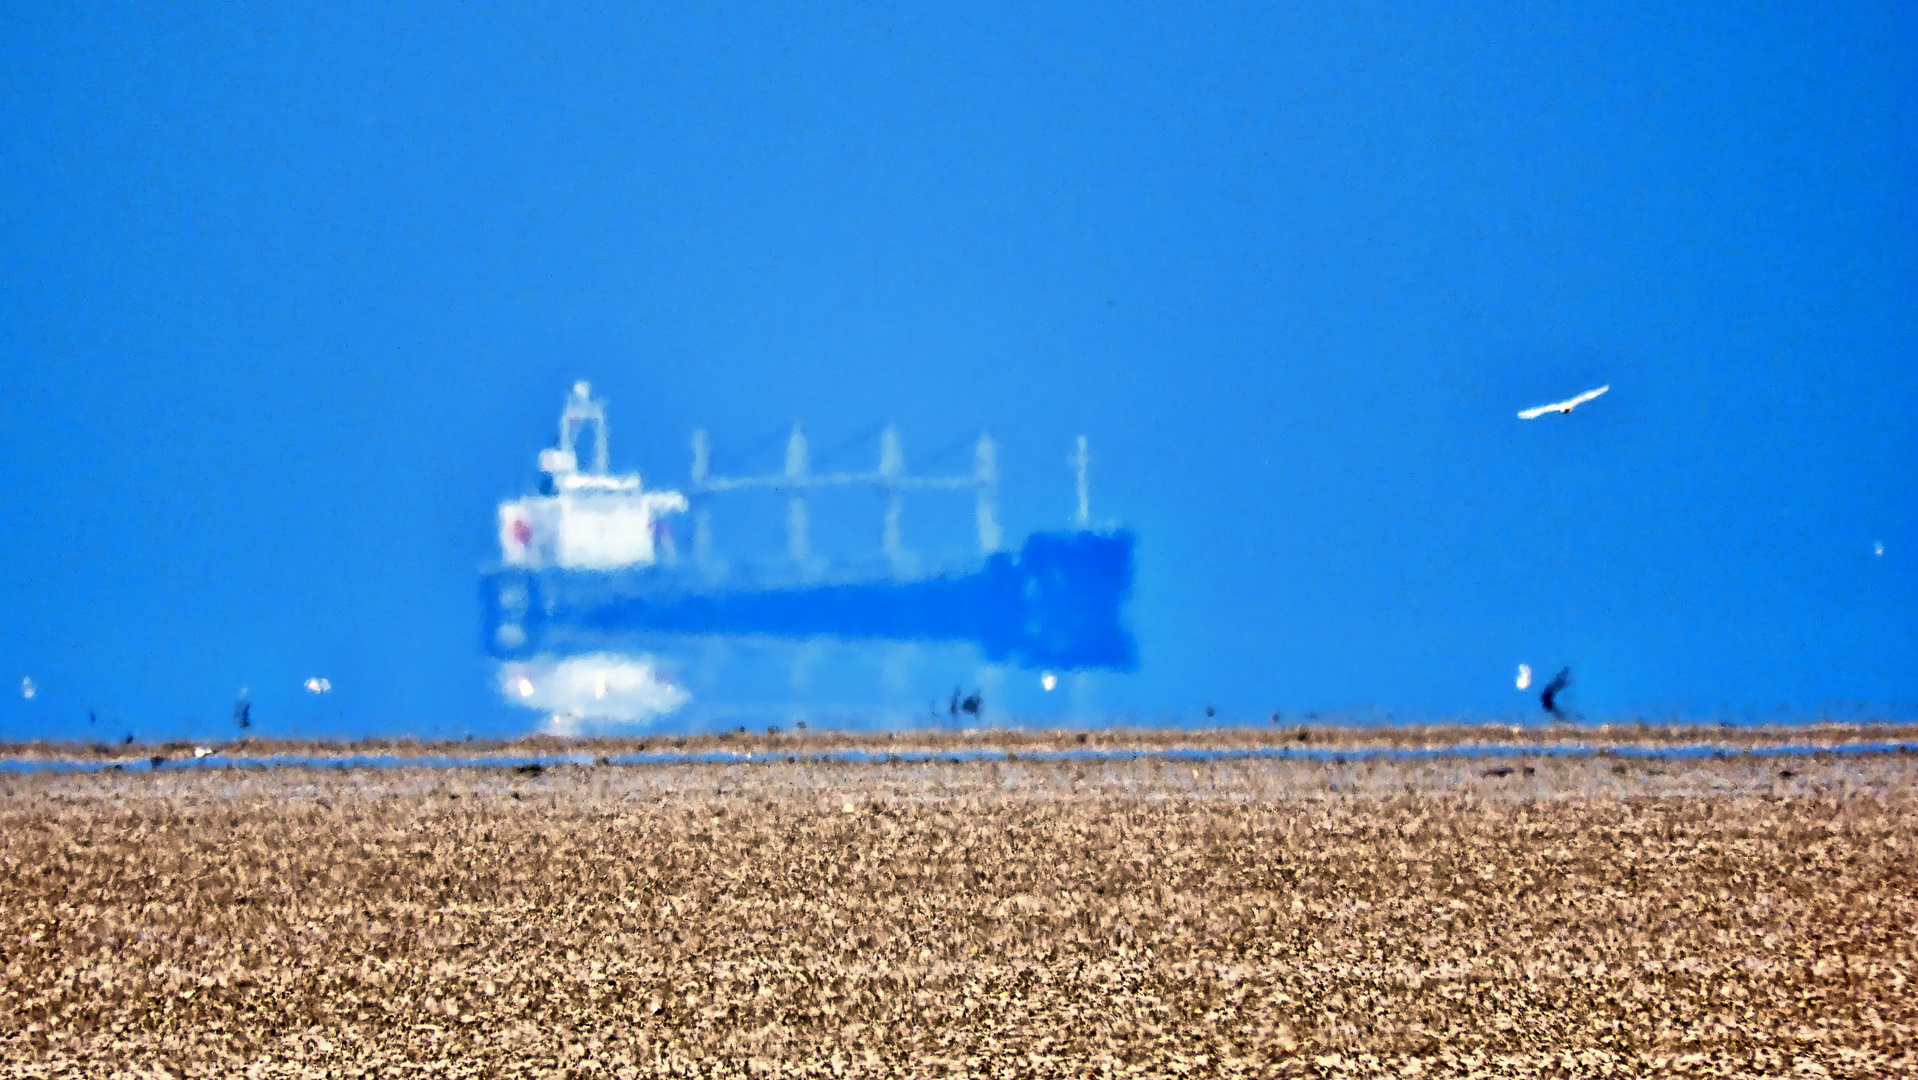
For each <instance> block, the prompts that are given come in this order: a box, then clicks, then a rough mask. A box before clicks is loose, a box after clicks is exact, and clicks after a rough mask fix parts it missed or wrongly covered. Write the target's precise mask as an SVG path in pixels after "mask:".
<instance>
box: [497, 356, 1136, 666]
mask: <svg viewBox="0 0 1918 1080" xmlns="http://www.w3.org/2000/svg"><path fill="white" fill-rule="evenodd" d="M608 437H609V428H608V424H607V418H606V407H605V403H604V402H602V401H599V400H597V399H595V398H594V397H593V395H592V389H591V387H590V386H589V385H588V384H586V383H584V382H582V383H578V384H576V385H575V386H574V387H573V389H572V392H571V394H570V395H569V396H568V397H567V399H566V402H565V405H564V407H563V409H562V411H561V414H560V423H559V432H558V438H557V439H556V440H555V444H554V445H553V446H551V447H549V448H547V449H545V450H542V451H541V452H540V454H539V457H538V464H539V474H540V480H539V485H538V491H537V492H536V493H532V494H527V495H523V496H520V497H517V498H511V499H508V500H506V501H504V502H502V503H500V504H499V508H498V527H499V550H500V557H499V562H498V564H497V565H495V566H492V567H489V568H488V569H486V570H485V571H484V572H483V574H482V591H481V599H482V607H483V611H484V620H483V643H484V647H485V649H486V651H487V652H488V653H489V654H490V655H491V656H493V657H494V658H496V659H498V660H501V661H503V662H516V663H517V664H518V665H519V666H516V667H512V668H510V669H509V671H508V674H507V675H506V676H505V678H506V684H507V686H508V688H509V696H510V692H511V688H512V687H515V686H516V687H518V688H519V690H520V691H521V692H522V696H528V697H530V696H532V692H531V691H530V690H528V688H529V687H532V686H533V684H534V680H533V678H532V676H530V675H526V674H523V672H525V671H529V670H532V669H530V668H528V667H526V666H525V665H526V664H527V663H528V662H530V661H535V660H543V661H545V664H544V665H543V666H542V667H541V669H540V670H542V671H544V672H546V673H547V675H546V677H547V678H548V679H551V678H554V677H555V676H554V675H553V674H552V673H553V672H558V671H561V670H563V669H564V668H565V664H564V658H566V657H572V656H581V655H615V654H619V653H621V652H630V651H631V649H632V648H633V647H634V644H635V643H636V642H640V643H651V644H656V643H657V642H659V641H661V640H668V641H670V640H702V641H710V640H715V639H717V640H728V639H737V640H750V641H757V642H765V641H792V642H804V641H837V642H849V641H850V642H860V641H878V642H919V643H964V644H968V645H970V646H973V647H976V648H977V650H978V651H979V653H980V654H981V655H982V656H983V658H984V659H985V660H986V661H987V662H989V663H992V664H1001V665H1014V666H1017V667H1021V668H1029V669H1034V670H1039V669H1044V670H1045V671H1047V672H1048V673H1051V672H1075V671H1094V670H1098V671H1131V670H1134V669H1135V668H1136V667H1137V665H1138V650H1137V646H1136V644H1135V642H1134V640H1133V637H1132V635H1131V633H1130V631H1129V630H1128V629H1127V627H1126V625H1125V621H1124V618H1123V615H1124V606H1125V603H1126V600H1127V598H1128V596H1129V594H1130V591H1131V586H1132V578H1133V548H1134V538H1133V536H1132V534H1131V533H1130V532H1129V531H1126V530H1123V529H1107V530H1098V529H1093V528H1090V527H1088V526H1087V524H1086V522H1087V516H1088V515H1087V505H1086V504H1087V498H1086V485H1085V465H1086V453H1085V445H1084V440H1083V439H1081V440H1079V446H1078V452H1077V456H1076V459H1075V461H1076V464H1077V470H1078V473H1077V475H1078V489H1079V490H1078V494H1079V508H1078V516H1077V519H1076V521H1077V526H1078V527H1076V528H1073V529H1070V530H1064V531H1057V532H1035V533H1033V534H1031V535H1029V536H1027V537H1026V538H1025V539H1024V540H1023V541H1022V542H1021V543H1020V544H1019V545H1018V547H1017V548H1016V549H1009V548H1007V547H1006V546H1005V545H1004V544H1003V542H1002V541H1003V535H1002V530H1001V528H1000V526H999V525H998V523H997V520H996V506H995V498H996V490H997V483H998V470H997V460H996V447H995V446H994V444H993V442H992V440H991V439H990V438H989V437H987V436H984V435H981V436H980V438H979V440H978V442H977V443H976V444H975V447H974V461H975V467H974V469H973V471H972V472H971V473H970V474H965V475H959V476H946V477H927V476H914V475H912V474H910V473H909V472H907V471H906V469H905V468H904V464H903V454H902V453H901V452H900V449H899V438H898V434H897V432H896V431H895V430H894V429H892V428H890V427H888V428H887V429H886V430H885V432H884V433H883V434H882V436H881V438H880V445H879V448H878V450H879V453H878V457H877V461H876V464H875V467H874V468H872V469H870V470H865V471H859V472H841V473H816V472H814V471H813V470H812V469H811V468H810V467H809V461H808V451H807V444H806V441H805V436H804V434H803V433H802V432H800V431H798V430H795V431H794V432H793V433H792V436H791V437H790V439H789V440H788V441H787V447H786V457H785V463H784V468H783V469H782V470H780V471H778V472H774V473H769V474H765V475H758V476H738V477H728V476H722V475H718V474H716V473H715V472H714V471H713V470H712V468H711V453H710V442H709V440H708V438H707V436H706V434H705V433H704V432H696V433H695V434H694V436H693V445H692V451H693V455H692V456H693V461H692V469H691V474H690V476H689V478H688V480H689V482H688V484H687V485H686V488H685V490H683V491H681V490H672V489H652V488H648V487H647V486H646V485H645V484H644V482H643V481H642V478H641V477H640V475H639V474H638V473H636V472H630V473H623V474H616V473H613V472H612V471H611V469H610V453H609V441H608ZM589 442H590V445H591V451H592V452H591V460H590V463H583V462H582V461H581V460H580V457H581V452H582V450H583V449H584V448H585V446H586V445H587V444H588V443H589ZM844 486H864V487H868V488H870V489H873V490H876V491H878V492H879V493H880V494H882V495H883V496H884V503H885V507H886V509H885V516H884V522H883V527H882V529H881V530H880V531H881V536H880V544H879V551H878V552H877V553H876V554H875V555H873V556H871V557H867V558H855V559H850V560H847V559H832V558H825V557H820V556H817V555H815V554H814V553H813V552H812V550H811V546H810V544H809V540H808V513H809V505H808V501H807V500H808V496H809V495H810V494H811V493H813V492H816V491H818V490H819V489H822V488H828V487H844ZM749 489H766V490H771V491H773V492H777V493H779V494H780V495H782V496H783V497H784V498H785V500H786V511H787V513H786V540H787V545H786V546H787V551H786V554H785V557H784V558H783V559H774V560H769V561H766V562H763V563H760V564H748V563H742V562H737V561H724V560H720V559H718V558H716V557H715V556H714V554H713V543H712V524H711V513H710V510H711V504H712V501H713V500H714V499H717V498H724V497H726V494H727V493H728V492H736V491H742V490H749ZM933 490H945V491H958V492H965V491H968V490H969V491H970V492H971V493H972V495H973V497H974V500H975V522H976V526H977V530H976V531H977V551H976V554H974V555H972V556H971V557H968V558H964V559H960V560H957V561H952V560H948V561H945V562H933V561H931V560H928V559H924V558H921V557H919V556H917V555H916V554H914V553H912V552H909V551H907V550H906V549H905V546H904V545H903V544H902V542H901V538H900V521H901V516H902V509H903V502H904V497H905V496H906V494H907V493H909V492H914V491H933ZM686 518H690V519H691V532H692V543H691V551H689V552H682V551H681V550H679V545H678V543H677V542H676V538H675V537H676V534H675V531H674V529H673V524H674V523H675V522H680V521H683V520H684V519H686ZM574 666H575V667H578V665H574ZM581 670H584V669H581ZM513 672H522V674H513ZM582 677H587V676H582ZM651 677H652V674H651V673H650V672H643V673H641V674H637V675H635V674H632V673H631V672H629V673H628V681H633V680H638V681H639V682H645V681H646V680H647V679H649V678H651ZM1047 677H1048V679H1050V678H1051V675H1050V674H1048V676H1047ZM595 689H596V690H597V693H598V696H599V697H601V698H603V697H606V696H607V693H608V691H607V690H606V688H605V687H604V686H597V687H596V688H595ZM541 696H542V697H543V696H544V695H541ZM656 696H657V695H656ZM661 700H665V701H670V700H673V697H672V695H670V694H667V695H665V697H664V698H662V699H661Z"/></svg>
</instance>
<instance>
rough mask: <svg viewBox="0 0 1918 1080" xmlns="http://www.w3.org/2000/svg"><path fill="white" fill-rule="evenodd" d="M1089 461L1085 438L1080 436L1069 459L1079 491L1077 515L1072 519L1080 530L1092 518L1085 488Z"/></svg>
mask: <svg viewBox="0 0 1918 1080" xmlns="http://www.w3.org/2000/svg"><path fill="white" fill-rule="evenodd" d="M1091 460H1092V459H1091V458H1090V457H1088V456H1087V454H1086V437H1085V436H1084V435H1081V436H1079V448H1078V450H1077V451H1076V452H1075V453H1074V454H1073V455H1072V457H1071V459H1070V464H1071V465H1072V471H1073V476H1074V477H1075V479H1076V481H1077V487H1078V490H1079V513H1078V514H1077V515H1076V516H1075V517H1074V518H1073V523H1074V524H1076V525H1078V526H1079V528H1081V529H1084V528H1087V527H1088V526H1089V524H1090V521H1091V517H1092V495H1091V492H1090V490H1089V489H1088V488H1087V487H1086V464H1087V463H1088V462H1089V461H1091Z"/></svg>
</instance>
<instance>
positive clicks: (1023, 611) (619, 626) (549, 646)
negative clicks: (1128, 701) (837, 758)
mask: <svg viewBox="0 0 1918 1080" xmlns="http://www.w3.org/2000/svg"><path fill="white" fill-rule="evenodd" d="M1132 548H1133V536H1132V534H1131V533H1129V532H1123V531H1121V532H1114V533H1096V532H1070V533H1035V534H1033V535H1032V536H1031V537H1029V538H1028V539H1027V540H1026V542H1025V545H1024V546H1023V547H1022V548H1021V549H1020V550H1019V551H1018V552H1017V554H1014V553H1010V552H999V553H995V554H993V555H990V556H988V557H987V558H986V559H985V560H984V562H983V564H980V565H978V566H976V568H974V569H973V570H971V571H970V572H966V573H957V574H950V575H943V576H930V577H923V578H916V579H909V580H900V579H897V578H894V577H891V576H889V575H878V576H874V575H868V576H864V577H841V578H834V577H831V576H827V577H825V578H824V579H823V580H815V581H809V582H799V581H790V582H778V581H753V580H750V579H746V578H743V577H739V578H734V579H730V580H721V581H719V582H717V583H714V582H709V581H707V580H706V579H705V578H704V577H703V576H702V575H700V574H699V573H697V572H696V571H692V570H688V569H681V568H671V567H650V568H647V569H643V570H633V571H621V572H615V573H605V574H599V573H581V572H576V571H574V572H568V571H539V572H529V571H524V570H512V569H505V570H498V571H494V572H492V573H489V574H487V575H486V576H485V579H484V583H483V588H482V597H481V600H482V604H483V606H484V610H485V627H484V642H485V647H486V649H487V651H488V652H489V653H491V654H492V655H493V656H495V657H499V658H501V659H518V658H523V657H527V656H532V655H535V654H539V653H543V652H556V651H563V652H572V651H580V650H585V649H592V648H605V647H611V646H614V645H617V644H618V643H619V642H620V641H621V640H622V639H625V638H631V637H634V636H637V635H657V634H668V635H678V634H683V635H688V636H720V637H729V636H731V637H758V638H774V639H792V640H804V639H809V638H822V637H823V638H839V639H850V640H875V641H924V642H972V643H975V644H977V645H978V646H979V647H980V648H981V650H982V651H983V652H984V654H985V656H986V658H987V659H988V660H990V661H992V662H994V663H1002V662H1012V663H1016V664H1019V665H1020V666H1022V667H1029V668H1047V669H1054V670H1059V671H1077V670H1092V669H1099V670H1108V671H1132V670H1135V669H1136V668H1137V666H1138V647H1137V645H1136V644H1135V643H1134V642H1133V639H1132V635H1131V633H1130V632H1129V631H1128V630H1127V629H1126V627H1125V625H1124V622H1123V619H1122V612H1121V609H1122V607H1123V606H1124V603H1125V600H1126V598H1127V597H1128V595H1129V594H1130V593H1131V589H1132Z"/></svg>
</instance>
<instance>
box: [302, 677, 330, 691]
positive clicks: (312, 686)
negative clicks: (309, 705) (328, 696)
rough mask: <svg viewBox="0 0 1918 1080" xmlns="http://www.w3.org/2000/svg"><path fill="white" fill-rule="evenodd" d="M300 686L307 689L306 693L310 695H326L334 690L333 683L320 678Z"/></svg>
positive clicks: (307, 681) (309, 680)
mask: <svg viewBox="0 0 1918 1080" xmlns="http://www.w3.org/2000/svg"><path fill="white" fill-rule="evenodd" d="M300 685H302V686H304V687H306V692H307V693H309V694H324V693H327V692H329V691H331V690H332V689H333V684H332V683H331V682H329V681H327V680H326V679H320V678H312V679H308V680H306V681H305V682H304V683H301V684H300Z"/></svg>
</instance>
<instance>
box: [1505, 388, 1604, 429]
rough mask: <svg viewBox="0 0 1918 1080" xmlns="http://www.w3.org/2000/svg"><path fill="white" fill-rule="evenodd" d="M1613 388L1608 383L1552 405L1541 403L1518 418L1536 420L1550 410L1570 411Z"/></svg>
mask: <svg viewBox="0 0 1918 1080" xmlns="http://www.w3.org/2000/svg"><path fill="white" fill-rule="evenodd" d="M1611 388H1612V384H1611V383H1606V384H1605V385H1604V386H1601V387H1599V388H1598V389H1596V390H1587V391H1585V392H1584V393H1582V394H1580V395H1578V396H1577V397H1574V398H1566V399H1565V400H1564V401H1554V402H1553V403H1551V404H1550V405H1540V406H1539V407H1538V408H1536V409H1526V410H1525V411H1524V412H1522V413H1519V414H1518V418H1519V419H1520V420H1536V419H1538V418H1539V417H1541V416H1544V415H1545V414H1546V413H1548V412H1562V413H1568V412H1571V411H1572V410H1573V409H1576V408H1578V407H1579V406H1580V405H1583V404H1585V403H1586V402H1588V401H1590V400H1592V399H1593V398H1595V397H1597V396H1598V395H1600V394H1602V393H1604V392H1605V391H1607V390H1610V389H1611Z"/></svg>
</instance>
